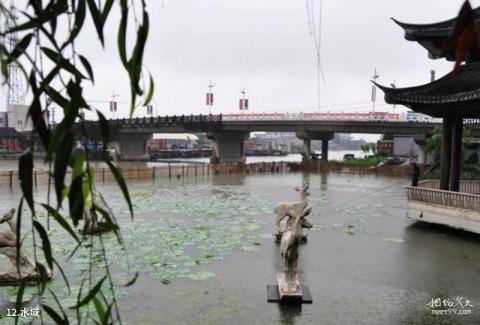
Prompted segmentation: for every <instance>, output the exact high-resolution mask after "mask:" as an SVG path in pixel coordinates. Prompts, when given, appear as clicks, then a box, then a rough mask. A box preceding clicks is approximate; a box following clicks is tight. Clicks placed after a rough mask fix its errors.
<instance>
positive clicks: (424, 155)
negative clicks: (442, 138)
mask: <svg viewBox="0 0 480 325" xmlns="http://www.w3.org/2000/svg"><path fill="white" fill-rule="evenodd" d="M426 138H427V135H415V136H414V139H415V144H416V145H417V146H418V152H417V163H418V164H419V165H426V164H428V152H427V147H426Z"/></svg>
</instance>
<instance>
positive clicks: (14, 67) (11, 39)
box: [7, 0, 25, 110]
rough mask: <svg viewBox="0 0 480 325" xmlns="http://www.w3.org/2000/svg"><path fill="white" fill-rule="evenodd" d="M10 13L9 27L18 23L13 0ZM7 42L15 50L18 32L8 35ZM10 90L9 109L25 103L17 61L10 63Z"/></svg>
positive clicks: (8, 95)
mask: <svg viewBox="0 0 480 325" xmlns="http://www.w3.org/2000/svg"><path fill="white" fill-rule="evenodd" d="M10 14H11V18H10V19H8V20H7V26H8V27H14V26H15V25H16V23H15V21H16V20H17V18H18V16H17V8H16V7H15V5H14V3H13V0H12V1H11V3H10ZM7 42H8V45H9V50H10V52H12V51H13V49H14V48H15V46H17V44H18V33H17V32H14V33H11V34H10V35H8V36H7ZM7 83H8V90H7V110H8V106H9V104H24V102H25V94H24V90H23V80H22V75H21V73H20V68H19V67H18V64H17V62H16V61H15V60H14V61H13V62H11V63H9V64H8V80H7Z"/></svg>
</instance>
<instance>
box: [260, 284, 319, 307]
mask: <svg viewBox="0 0 480 325" xmlns="http://www.w3.org/2000/svg"><path fill="white" fill-rule="evenodd" d="M301 287H302V289H301V290H302V296H301V299H299V298H297V299H293V300H291V299H289V298H288V297H287V296H284V298H283V299H282V298H281V297H280V290H279V289H278V285H273V284H270V285H267V301H268V302H272V303H273V302H274V303H280V304H290V305H300V304H311V303H312V302H313V299H312V295H311V294H310V290H309V289H308V287H307V286H304V285H302V286H301Z"/></svg>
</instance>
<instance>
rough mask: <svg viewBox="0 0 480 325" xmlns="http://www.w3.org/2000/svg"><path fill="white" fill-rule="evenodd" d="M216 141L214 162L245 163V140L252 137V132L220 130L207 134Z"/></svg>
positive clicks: (212, 161) (212, 160)
mask: <svg viewBox="0 0 480 325" xmlns="http://www.w3.org/2000/svg"><path fill="white" fill-rule="evenodd" d="M207 137H208V138H209V139H211V140H213V141H215V142H214V146H213V157H212V159H211V160H210V162H211V163H212V164H217V163H245V161H246V159H245V153H244V150H243V141H245V140H247V139H248V138H249V137H250V132H244V131H218V132H214V133H210V134H207Z"/></svg>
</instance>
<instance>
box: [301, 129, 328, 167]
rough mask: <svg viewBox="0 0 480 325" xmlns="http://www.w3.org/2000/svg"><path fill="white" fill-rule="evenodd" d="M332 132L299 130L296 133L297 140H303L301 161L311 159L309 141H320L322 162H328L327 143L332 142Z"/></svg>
mask: <svg viewBox="0 0 480 325" xmlns="http://www.w3.org/2000/svg"><path fill="white" fill-rule="evenodd" d="M334 135H335V134H334V133H333V132H318V131H305V130H300V131H297V132H296V136H297V138H300V139H302V140H303V160H304V161H305V160H307V161H308V160H310V159H311V155H310V153H311V141H312V140H321V141H322V160H323V161H328V141H330V140H332V139H333V137H334Z"/></svg>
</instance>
